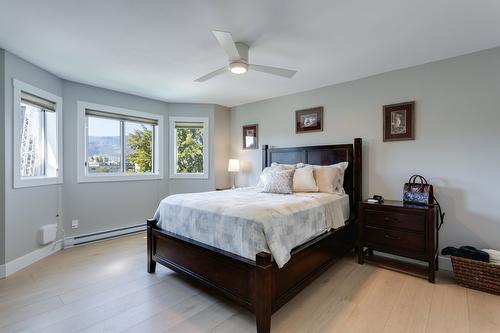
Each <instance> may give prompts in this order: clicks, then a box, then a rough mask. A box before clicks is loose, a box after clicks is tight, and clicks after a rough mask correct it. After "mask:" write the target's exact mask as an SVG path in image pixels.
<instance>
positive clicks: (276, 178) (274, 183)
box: [262, 169, 295, 194]
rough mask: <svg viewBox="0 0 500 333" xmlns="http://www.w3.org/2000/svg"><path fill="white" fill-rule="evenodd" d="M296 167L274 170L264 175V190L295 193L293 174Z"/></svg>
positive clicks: (267, 191)
mask: <svg viewBox="0 0 500 333" xmlns="http://www.w3.org/2000/svg"><path fill="white" fill-rule="evenodd" d="M294 173H295V169H290V170H272V171H270V172H267V173H266V174H264V176H263V180H264V189H263V190H262V192H266V193H279V194H291V193H293V174H294Z"/></svg>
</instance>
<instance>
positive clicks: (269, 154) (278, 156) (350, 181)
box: [262, 138, 362, 218]
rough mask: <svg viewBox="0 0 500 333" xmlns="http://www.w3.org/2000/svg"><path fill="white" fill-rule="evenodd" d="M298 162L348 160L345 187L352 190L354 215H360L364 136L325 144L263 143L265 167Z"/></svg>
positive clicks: (337, 161) (351, 199) (328, 163)
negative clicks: (284, 145) (271, 145)
mask: <svg viewBox="0 0 500 333" xmlns="http://www.w3.org/2000/svg"><path fill="white" fill-rule="evenodd" d="M273 162H276V163H282V164H296V163H306V164H314V165H330V164H335V163H340V162H349V166H348V167H347V169H346V171H345V174H344V189H345V191H346V193H347V194H349V200H350V204H351V218H355V217H356V216H357V214H356V213H357V207H358V202H359V201H361V200H362V198H361V195H362V194H361V193H362V192H361V190H362V186H361V185H362V184H361V174H362V173H361V139H360V138H356V139H354V143H349V144H340V145H325V146H307V147H289V148H269V146H268V145H263V146H262V169H264V168H265V167H268V166H270V165H271V163H273Z"/></svg>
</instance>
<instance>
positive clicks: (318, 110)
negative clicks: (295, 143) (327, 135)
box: [295, 106, 323, 134]
mask: <svg viewBox="0 0 500 333" xmlns="http://www.w3.org/2000/svg"><path fill="white" fill-rule="evenodd" d="M321 131H323V107H322V106H318V107H314V108H309V109H303V110H297V111H295V133H297V134H298V133H307V132H321Z"/></svg>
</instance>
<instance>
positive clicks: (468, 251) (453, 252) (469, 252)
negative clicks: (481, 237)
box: [441, 246, 490, 262]
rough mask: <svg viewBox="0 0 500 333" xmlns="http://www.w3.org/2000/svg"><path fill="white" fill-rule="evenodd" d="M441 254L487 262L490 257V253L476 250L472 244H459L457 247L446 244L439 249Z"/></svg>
mask: <svg viewBox="0 0 500 333" xmlns="http://www.w3.org/2000/svg"><path fill="white" fill-rule="evenodd" d="M441 254H443V255H450V256H455V257H462V258H467V259H472V260H479V261H484V262H489V258H490V255H489V254H488V253H487V252H484V251H481V250H478V249H476V248H475V247H473V246H461V247H459V248H458V249H457V248H456V247H452V246H448V247H445V248H444V249H443V250H442V251H441Z"/></svg>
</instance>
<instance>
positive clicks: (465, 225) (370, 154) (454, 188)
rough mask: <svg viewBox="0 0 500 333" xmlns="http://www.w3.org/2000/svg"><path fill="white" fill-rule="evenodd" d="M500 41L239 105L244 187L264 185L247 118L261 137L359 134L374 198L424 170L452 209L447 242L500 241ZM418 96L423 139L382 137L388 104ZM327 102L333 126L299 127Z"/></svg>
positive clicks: (236, 125)
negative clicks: (246, 136)
mask: <svg viewBox="0 0 500 333" xmlns="http://www.w3.org/2000/svg"><path fill="white" fill-rule="evenodd" d="M499 92H500V48H495V49H491V50H486V51H481V52H478V53H474V54H469V55H464V56H460V57H456V58H452V59H447V60H443V61H438V62H434V63H429V64H425V65H421V66H417V67H412V68H408V69H402V70H397V71H393V72H389V73H384V74H380V75H376V76H372V77H368V78H365V79H360V80H356V81H352V82H347V83H343V84H337V85H333V86H328V87H324V88H321V89H315V90H311V91H306V92H302V93H297V94H292V95H289V96H284V97H279V98H273V99H269V100H265V101H261V102H256V103H251V104H246V105H241V106H238V107H234V108H233V109H232V114H231V153H232V154H231V155H232V156H235V157H239V158H240V160H241V164H242V169H243V172H242V173H240V175H239V177H238V183H239V185H240V186H249V185H255V184H256V183H257V178H258V175H259V173H260V171H261V170H260V169H261V150H260V149H257V150H246V151H243V150H242V149H241V148H240V147H241V145H242V142H241V140H242V138H241V126H242V125H246V124H253V123H258V124H259V145H263V144H269V145H272V146H277V147H287V146H300V145H319V144H334V143H349V142H352V140H353V138H355V137H361V138H363V190H364V191H363V192H364V197H365V198H366V197H368V196H371V195H373V194H381V195H383V196H384V197H385V198H386V199H395V200H400V199H401V197H402V188H403V183H404V182H405V181H406V180H407V179H408V177H409V176H410V175H412V174H414V173H418V174H422V175H424V176H425V177H426V178H427V179H428V180H429V182H430V183H432V184H434V185H435V191H436V196H437V198H438V200H439V201H440V202H441V204H442V205H443V209H444V211H445V212H446V221H445V224H444V226H443V228H442V229H441V232H440V237H441V242H440V245H441V247H443V246H448V245H454V246H456V245H467V244H469V245H474V246H477V247H480V248H485V247H488V248H496V249H500V237H498V235H500V219H499V217H500V205H499V204H498V202H500V192H499V191H498V188H500V178H499V177H498V166H499V165H500V149H499V148H498V144H499V142H500V131H499V130H498V127H499V124H500V110H499V105H500V94H499ZM411 100H415V101H416V110H415V121H416V127H415V130H416V131H415V140H414V141H400V142H383V141H382V106H383V105H386V104H393V103H398V102H405V101H411ZM321 105H322V106H324V131H323V132H315V133H305V134H295V127H294V123H295V110H299V109H304V108H309V107H315V106H321Z"/></svg>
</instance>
